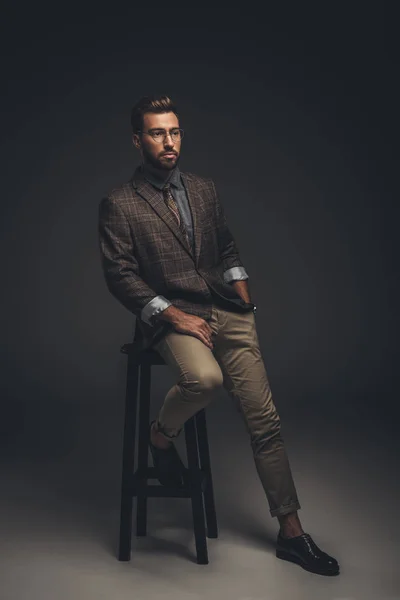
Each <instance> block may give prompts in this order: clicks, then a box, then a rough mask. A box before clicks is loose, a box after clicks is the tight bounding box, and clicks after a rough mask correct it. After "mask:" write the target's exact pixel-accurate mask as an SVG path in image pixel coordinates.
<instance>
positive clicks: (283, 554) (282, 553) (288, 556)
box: [276, 550, 340, 575]
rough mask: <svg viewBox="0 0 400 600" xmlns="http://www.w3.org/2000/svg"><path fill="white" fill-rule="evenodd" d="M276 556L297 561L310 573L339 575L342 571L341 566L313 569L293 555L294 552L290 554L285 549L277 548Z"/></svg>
mask: <svg viewBox="0 0 400 600" xmlns="http://www.w3.org/2000/svg"><path fill="white" fill-rule="evenodd" d="M276 556H277V558H281V559H282V560H287V561H289V562H292V563H295V564H296V565H299V566H300V567H302V568H303V569H305V570H306V571H309V572H310V573H316V574H317V575H339V573H340V569H339V568H338V569H337V570H336V571H323V570H317V569H312V568H311V567H308V566H307V565H305V564H304V563H303V561H302V560H301V559H300V558H298V557H297V556H293V555H292V554H289V553H287V552H285V551H284V550H277V551H276Z"/></svg>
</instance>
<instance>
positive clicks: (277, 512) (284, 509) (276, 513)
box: [269, 502, 301, 517]
mask: <svg viewBox="0 0 400 600" xmlns="http://www.w3.org/2000/svg"><path fill="white" fill-rule="evenodd" d="M300 508H301V506H300V503H299V502H292V503H291V504H283V505H282V506H280V507H279V508H274V509H273V510H270V511H269V512H270V514H271V517H280V516H282V515H288V514H289V513H292V512H295V511H296V510H299V509H300Z"/></svg>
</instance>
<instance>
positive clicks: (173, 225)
mask: <svg viewBox="0 0 400 600" xmlns="http://www.w3.org/2000/svg"><path fill="white" fill-rule="evenodd" d="M181 175H182V179H183V182H184V185H185V189H186V193H187V197H188V201H189V206H190V210H191V213H192V219H193V235H194V247H195V261H196V264H197V261H198V257H199V254H200V243H201V235H200V230H199V227H198V224H199V218H198V214H199V203H201V202H202V198H201V196H200V194H199V192H198V191H197V189H196V186H195V184H194V183H193V181H192V180H191V179H190V177H188V176H187V175H186V174H185V173H182V172H181ZM131 183H132V186H133V188H134V189H135V191H136V192H137V193H138V194H140V195H141V196H142V197H143V198H144V199H145V200H146V201H147V202H148V203H149V204H150V206H151V207H152V208H153V209H154V210H155V212H156V213H157V214H158V216H159V217H160V219H162V220H163V221H164V223H165V224H166V225H168V227H169V228H170V229H171V231H172V233H173V234H174V235H175V236H176V238H177V239H178V240H179V242H180V243H181V244H182V246H183V248H184V249H185V250H186V252H188V253H189V254H190V256H191V257H192V258H193V254H192V251H191V249H190V247H189V246H188V244H187V242H186V239H185V236H184V235H183V233H182V232H181V230H180V229H179V226H178V223H177V220H176V218H175V217H174V215H173V214H172V212H171V210H170V209H169V208H168V206H167V205H166V204H165V202H164V199H163V197H162V194H161V193H160V191H159V190H156V189H155V188H154V187H153V186H152V185H151V183H149V182H148V181H147V179H146V178H145V177H144V176H143V174H142V171H141V168H140V167H137V169H136V171H135V173H134V175H133V177H132V179H131Z"/></svg>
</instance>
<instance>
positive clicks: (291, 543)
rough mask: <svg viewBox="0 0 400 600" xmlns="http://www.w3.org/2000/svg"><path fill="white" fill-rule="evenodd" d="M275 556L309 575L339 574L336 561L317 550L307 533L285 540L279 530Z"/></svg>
mask: <svg viewBox="0 0 400 600" xmlns="http://www.w3.org/2000/svg"><path fill="white" fill-rule="evenodd" d="M276 556H277V557H278V558H282V559H283V560H289V561H290V562H294V563H296V564H298V565H300V566H301V567H303V569H305V570H306V571H310V572H311V573H318V574H319V575H338V574H339V564H338V562H337V560H336V559H335V558H333V557H332V556H329V554H326V552H323V551H322V550H321V549H320V548H318V546H317V544H316V543H315V542H314V541H313V539H312V537H311V536H310V534H308V533H303V534H301V535H297V536H295V537H291V538H285V537H283V536H282V533H281V530H279V533H278V539H277V544H276Z"/></svg>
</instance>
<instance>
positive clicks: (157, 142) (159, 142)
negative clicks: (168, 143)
mask: <svg viewBox="0 0 400 600" xmlns="http://www.w3.org/2000/svg"><path fill="white" fill-rule="evenodd" d="M160 129H162V127H160ZM174 129H175V131H176V130H177V129H178V130H179V132H180V136H181V137H180V139H179V140H176V141H174V140H173V139H172V135H171V131H165V129H164V131H165V133H164V134H163V137H162V139H161V140H159V141H157V140H155V139H154V135H155V134H154V132H153V133H150V132H149V131H142V130H140V129H138V131H137V133H145V134H147V135H150V136H151V137H152V138H153V140H154V141H155V143H156V144H163V143H164V142H165V140H166V138H167V136H171V140H172V141H173V142H174V143H176V142H180V141H181V140H182V139H183V136H184V134H185V131H184V130H183V129H182V127H174Z"/></svg>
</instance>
